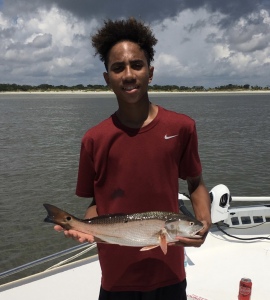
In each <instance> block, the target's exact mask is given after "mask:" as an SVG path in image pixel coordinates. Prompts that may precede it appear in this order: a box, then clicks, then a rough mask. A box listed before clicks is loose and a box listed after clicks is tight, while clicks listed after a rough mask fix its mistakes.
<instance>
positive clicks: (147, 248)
mask: <svg viewBox="0 0 270 300" xmlns="http://www.w3.org/2000/svg"><path fill="white" fill-rule="evenodd" d="M158 246H159V245H153V246H145V247H143V248H141V249H140V251H148V250H151V249H154V248H157V247H158Z"/></svg>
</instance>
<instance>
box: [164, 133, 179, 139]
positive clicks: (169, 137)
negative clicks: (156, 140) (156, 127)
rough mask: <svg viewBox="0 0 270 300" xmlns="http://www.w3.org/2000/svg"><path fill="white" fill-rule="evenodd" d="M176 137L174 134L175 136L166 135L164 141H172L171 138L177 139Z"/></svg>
mask: <svg viewBox="0 0 270 300" xmlns="http://www.w3.org/2000/svg"><path fill="white" fill-rule="evenodd" d="M177 136H178V134H176V135H167V134H165V136H164V139H165V140H169V139H172V138H174V137H177Z"/></svg>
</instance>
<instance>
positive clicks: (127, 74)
mask: <svg viewBox="0 0 270 300" xmlns="http://www.w3.org/2000/svg"><path fill="white" fill-rule="evenodd" d="M131 80H135V74H134V72H133V70H132V68H131V67H130V66H126V68H125V71H124V74H123V81H131Z"/></svg>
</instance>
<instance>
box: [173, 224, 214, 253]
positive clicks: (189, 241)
mask: <svg viewBox="0 0 270 300" xmlns="http://www.w3.org/2000/svg"><path fill="white" fill-rule="evenodd" d="M201 222H202V223H203V225H204V227H203V229H202V230H201V231H200V232H198V235H200V236H201V237H199V238H188V237H181V236H179V237H177V240H178V241H177V242H175V243H172V245H175V246H183V247H201V245H202V244H203V243H204V241H205V239H206V236H207V234H208V231H209V230H210V227H211V224H210V225H209V224H207V222H205V221H201Z"/></svg>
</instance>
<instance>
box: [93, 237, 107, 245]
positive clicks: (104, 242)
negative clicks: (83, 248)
mask: <svg viewBox="0 0 270 300" xmlns="http://www.w3.org/2000/svg"><path fill="white" fill-rule="evenodd" d="M94 242H96V243H102V244H108V242H106V241H104V240H102V239H100V238H98V237H96V236H94Z"/></svg>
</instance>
